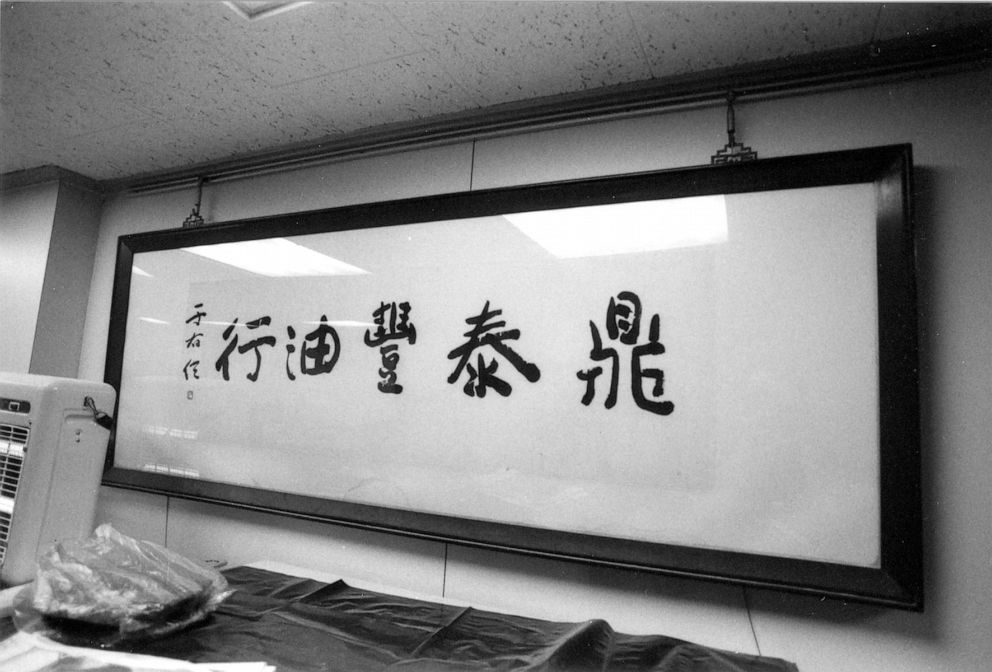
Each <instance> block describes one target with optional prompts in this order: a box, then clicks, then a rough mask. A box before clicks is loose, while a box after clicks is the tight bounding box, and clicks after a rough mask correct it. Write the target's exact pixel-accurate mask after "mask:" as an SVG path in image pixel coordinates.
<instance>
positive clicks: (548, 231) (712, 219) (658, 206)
mask: <svg viewBox="0 0 992 672" xmlns="http://www.w3.org/2000/svg"><path fill="white" fill-rule="evenodd" d="M505 217H506V219H508V220H509V221H510V223H511V224H513V225H514V226H515V227H517V228H518V229H519V230H520V231H521V232H522V233H524V234H526V235H527V236H528V237H530V238H531V239H532V240H533V241H534V242H536V243H537V244H538V245H540V246H541V247H543V248H544V249H546V250H547V251H548V252H550V253H551V254H553V255H555V256H556V257H559V258H573V257H593V256H604V255H611V254H630V253H634V252H652V251H655V250H668V249H672V248H676V247H691V246H695V245H711V244H713V243H724V242H726V241H727V203H726V200H725V199H724V197H723V196H722V195H717V196H694V197H691V198H672V199H666V200H662V201H639V202H636V203H615V204H608V205H594V206H589V207H584V208H565V209H562V210H545V211H539V212H524V213H518V214H513V215H505Z"/></svg>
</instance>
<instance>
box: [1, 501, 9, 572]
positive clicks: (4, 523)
mask: <svg viewBox="0 0 992 672" xmlns="http://www.w3.org/2000/svg"><path fill="white" fill-rule="evenodd" d="M10 520H11V517H10V513H8V512H6V511H0V566H2V565H3V558H4V556H5V555H6V554H7V540H8V539H10Z"/></svg>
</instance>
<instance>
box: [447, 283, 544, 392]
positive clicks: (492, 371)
mask: <svg viewBox="0 0 992 672" xmlns="http://www.w3.org/2000/svg"><path fill="white" fill-rule="evenodd" d="M502 314H503V311H502V310H490V309H489V301H486V305H485V306H484V307H483V308H482V312H481V313H479V314H478V315H476V316H475V317H469V318H467V319H466V320H465V322H466V323H467V324H470V325H472V328H471V329H469V330H468V331H467V332H465V334H464V335H465V336H466V337H467V338H468V340H467V341H466V342H465V343H463V344H462V345H460V346H458V347H457V348H455V349H454V350H452V351H451V352H449V353H448V359H458V364H457V365H456V366H455V370H454V371H452V372H451V375H450V376H448V382H449V383H452V384H453V383H454V382H455V381H457V380H458V378H459V376H461V374H462V371H465V370H467V371H468V374H469V378H468V382H467V383H465V386H464V388H463V390H464V392H465V394H467V395H468V396H470V397H479V398H480V399H481V398H482V397H485V396H486V390H487V389H489V388H492V389H493V390H495V391H496V392H497V394H500V395H502V396H504V397H506V396H509V394H510V392H512V391H513V388H512V387H511V386H510V384H509V383H507V382H506V381H505V380H503V379H502V378H499V377H498V376H496V370H497V369H498V368H499V362H498V360H497V359H496V358H495V357H492V358H491V361H490V362H489V363H488V364H487V363H486V361H485V358H484V353H482V352H479V353H477V358H476V365H475V366H473V365H472V364H471V363H469V360H470V358H471V356H472V355H473V354H476V351H477V350H479V349H481V348H484V347H489V348H491V349H492V350H493V351H494V352H495V353H496V354H498V355H501V356H502V357H503V358H504V359H506V361H508V362H509V363H510V364H511V365H513V367H514V368H515V369H516V370H517V371H518V372H519V373H520V374H521V375H522V376H523V377H524V378H525V379H527V380H528V381H529V382H531V383H534V382H537V381H538V380H539V379H540V378H541V371H540V369H538V368H537V366H536V365H535V364H532V363H530V362H527V361H525V360H524V359H523V357H521V356H520V355H518V354H517V353H516V351H515V350H513V349H512V348H511V347H510V346H508V345H507V344H506V343H505V341H515V340H517V339H519V338H520V330H519V329H507V330H506V331H493V330H494V329H501V328H502V327H505V326H506V322H505V321H504V320H496V321H492V322H490V320H492V319H493V318H494V317H497V316H499V315H502Z"/></svg>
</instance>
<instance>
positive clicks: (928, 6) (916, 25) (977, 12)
mask: <svg viewBox="0 0 992 672" xmlns="http://www.w3.org/2000/svg"><path fill="white" fill-rule="evenodd" d="M979 21H992V3H988V2H971V3H966V4H961V3H949V2H948V3H944V2H940V3H933V2H926V3H924V2H921V3H904V4H899V5H896V6H892V5H888V4H886V5H883V6H882V8H881V13H880V14H879V21H878V36H877V37H878V39H879V40H885V39H891V38H897V37H908V36H916V35H926V34H927V33H931V32H937V31H941V30H947V29H949V28H953V27H955V26H959V25H965V24H969V23H977V22H979Z"/></svg>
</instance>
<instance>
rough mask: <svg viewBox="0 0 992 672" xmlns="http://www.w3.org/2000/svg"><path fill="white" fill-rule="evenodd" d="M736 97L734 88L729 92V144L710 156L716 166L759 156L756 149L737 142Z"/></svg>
mask: <svg viewBox="0 0 992 672" xmlns="http://www.w3.org/2000/svg"><path fill="white" fill-rule="evenodd" d="M735 98H736V96H735V95H734V92H733V91H732V90H731V91H728V92H727V144H726V145H725V146H724V147H723V149H721V150H719V151H718V152H717V153H716V154H714V155H713V156H711V157H710V163H711V164H712V165H714V166H715V165H720V164H724V163H743V162H744V161H754V160H755V159H757V158H758V153H757V152H756V151H754V150H753V149H751V148H750V147H745V146H744V145H743V144H741V143H739V142H737V138H736V135H737V121H736V118H735V117H734V99H735Z"/></svg>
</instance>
